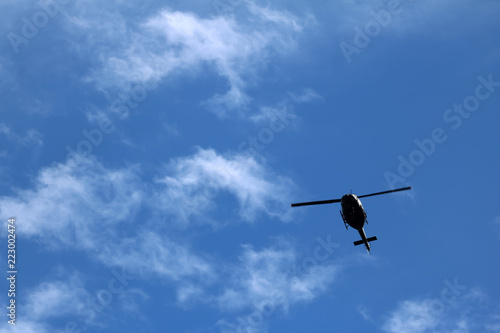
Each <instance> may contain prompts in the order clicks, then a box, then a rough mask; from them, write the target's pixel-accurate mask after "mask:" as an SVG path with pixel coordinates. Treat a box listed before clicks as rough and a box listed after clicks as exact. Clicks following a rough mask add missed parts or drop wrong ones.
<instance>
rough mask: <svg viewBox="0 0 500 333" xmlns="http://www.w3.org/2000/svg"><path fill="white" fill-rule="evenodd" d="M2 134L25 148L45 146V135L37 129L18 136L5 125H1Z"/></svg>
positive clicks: (0, 132)
mask: <svg viewBox="0 0 500 333" xmlns="http://www.w3.org/2000/svg"><path fill="white" fill-rule="evenodd" d="M0 134H3V135H5V136H6V137H7V139H8V140H10V141H14V142H16V143H18V144H21V145H23V146H41V145H43V135H42V134H41V133H40V132H38V131H37V130H35V129H28V130H26V133H25V134H24V135H20V134H18V133H17V132H16V131H13V130H12V128H11V127H10V126H8V125H6V124H5V123H0Z"/></svg>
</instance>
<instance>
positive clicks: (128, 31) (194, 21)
mask: <svg viewBox="0 0 500 333" xmlns="http://www.w3.org/2000/svg"><path fill="white" fill-rule="evenodd" d="M247 8H248V11H247V12H246V13H245V15H244V16H242V17H241V18H240V19H237V17H236V16H235V15H231V16H215V17H210V18H203V17H200V16H198V15H196V14H194V13H191V12H181V11H175V10H170V9H163V10H161V11H160V12H159V13H158V14H156V15H154V16H152V17H150V18H149V19H147V20H145V21H143V23H142V24H139V25H137V26H124V23H123V18H121V17H114V16H113V17H110V19H109V20H104V22H105V23H100V22H95V19H93V18H91V17H87V16H79V17H76V16H73V17H70V18H69V22H71V24H72V25H73V26H74V27H78V29H82V30H83V31H86V32H88V33H89V34H91V35H92V36H95V38H98V39H101V42H100V43H98V46H99V49H100V50H101V52H99V53H98V56H99V59H100V60H99V61H100V62H101V63H102V66H100V67H99V68H96V69H95V70H94V71H93V72H92V73H90V74H89V75H88V77H87V79H88V80H90V81H92V82H95V84H96V86H97V88H98V89H100V90H103V91H106V90H108V89H112V88H120V89H129V88H130V85H131V84H137V83H142V82H145V81H148V80H153V81H158V80H161V79H164V78H167V77H170V76H172V75H179V74H188V75H193V74H196V73H198V72H199V71H201V70H202V68H206V67H204V66H207V65H208V68H210V69H211V70H213V71H215V72H216V73H217V74H218V75H220V76H222V77H224V78H225V79H226V80H227V81H228V83H229V89H228V90H227V91H225V92H215V94H214V96H213V97H212V98H210V99H208V100H206V101H205V102H204V105H206V106H208V107H209V108H210V109H211V110H212V111H213V112H215V113H216V114H217V115H218V116H221V117H224V116H226V115H227V114H228V112H240V111H241V109H244V108H245V107H246V106H247V104H248V103H249V101H250V100H251V97H250V96H248V94H247V93H246V89H247V87H249V86H252V85H253V84H254V83H255V80H256V79H257V77H258V73H259V70H261V69H262V68H264V67H265V66H266V64H267V63H268V62H269V61H270V59H271V58H272V57H274V56H275V55H276V54H283V53H287V52H289V51H290V50H291V49H293V48H294V45H295V43H296V42H295V40H296V38H297V36H298V34H299V33H300V32H301V30H302V29H303V27H304V26H306V25H307V22H310V21H312V19H311V18H310V17H307V18H305V19H301V18H298V17H296V16H294V15H292V14H290V13H288V12H285V11H278V10H272V9H269V8H261V7H259V6H257V5H256V4H255V3H253V2H249V3H248V6H247ZM115 16H116V15H115ZM99 31H105V32H106V33H104V34H102V35H101V34H99V33H96V32H99ZM115 31H116V35H115ZM106 41H108V43H111V44H113V45H114V46H115V48H114V50H111V49H108V46H107V44H106ZM117 41H120V42H119V43H118V42H117ZM117 44H118V45H117ZM94 52H95V51H94Z"/></svg>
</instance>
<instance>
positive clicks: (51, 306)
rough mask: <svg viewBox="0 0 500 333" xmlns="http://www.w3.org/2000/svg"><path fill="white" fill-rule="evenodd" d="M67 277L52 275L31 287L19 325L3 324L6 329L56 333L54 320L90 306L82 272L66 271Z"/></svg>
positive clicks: (27, 293)
mask: <svg viewBox="0 0 500 333" xmlns="http://www.w3.org/2000/svg"><path fill="white" fill-rule="evenodd" d="M64 273H65V275H68V276H67V277H65V278H57V277H56V278H51V279H50V280H46V281H42V282H40V283H39V284H38V285H36V286H34V287H32V288H30V289H27V290H26V292H25V293H23V294H22V295H21V296H20V297H21V298H22V304H23V314H24V315H23V316H22V317H18V318H17V319H16V325H15V326H14V325H11V324H7V321H3V322H2V323H1V324H0V330H2V332H19V331H21V332H26V333H31V332H33V333H35V332H36V333H44V332H54V329H53V328H52V327H51V325H50V324H49V321H51V320H61V319H65V318H66V319H67V318H74V317H75V314H76V315H77V316H78V314H79V313H81V312H82V309H85V307H88V306H89V304H88V299H89V298H90V293H89V292H88V291H87V290H86V289H85V287H84V284H83V281H82V278H81V276H80V274H77V273H72V274H68V272H64Z"/></svg>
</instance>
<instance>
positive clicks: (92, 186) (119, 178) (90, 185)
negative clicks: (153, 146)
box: [0, 158, 144, 248]
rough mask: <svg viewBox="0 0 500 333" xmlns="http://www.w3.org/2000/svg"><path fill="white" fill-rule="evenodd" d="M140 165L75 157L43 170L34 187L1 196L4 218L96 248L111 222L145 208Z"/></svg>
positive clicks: (58, 241)
mask: <svg viewBox="0 0 500 333" xmlns="http://www.w3.org/2000/svg"><path fill="white" fill-rule="evenodd" d="M135 172H136V169H134V167H130V168H127V169H122V170H110V169H107V168H105V167H104V166H102V165H101V164H100V163H98V162H97V161H96V160H95V159H92V158H89V159H83V158H76V159H75V158H74V159H69V160H68V161H67V162H66V163H59V164H55V165H53V166H51V167H47V168H44V169H42V170H41V171H40V173H39V175H38V177H37V178H36V180H35V184H34V188H33V189H24V190H23V189H16V190H14V194H13V195H12V196H6V197H2V198H0V212H1V215H2V216H11V215H15V216H16V217H17V219H19V220H22V221H24V222H23V223H22V224H20V225H19V227H18V228H19V232H22V233H23V234H25V235H26V236H30V237H37V238H39V239H40V240H41V241H44V239H47V238H46V237H45V236H46V235H47V234H50V235H51V237H50V241H48V242H47V243H50V244H54V245H55V246H57V245H62V244H65V245H70V244H71V245H76V246H79V247H83V248H93V247H94V246H95V245H96V244H95V241H97V239H96V238H95V236H94V235H102V234H103V232H104V233H105V230H106V229H103V226H106V225H107V226H109V225H113V224H116V223H119V222H121V223H125V222H126V221H127V218H129V217H130V216H131V215H133V213H134V211H135V210H137V209H138V208H139V205H140V204H141V202H142V199H143V195H144V193H143V191H142V189H141V186H140V185H139V184H138V179H137V176H136V174H135Z"/></svg>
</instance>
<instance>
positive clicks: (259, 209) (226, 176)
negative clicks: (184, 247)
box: [156, 149, 293, 223]
mask: <svg viewBox="0 0 500 333" xmlns="http://www.w3.org/2000/svg"><path fill="white" fill-rule="evenodd" d="M167 174H168V175H167V176H165V177H162V178H159V179H158V180H157V182H158V183H160V184H163V185H164V188H163V189H162V190H160V192H159V195H158V199H157V201H156V205H157V206H158V211H166V212H168V213H170V214H173V215H176V216H179V217H181V219H182V220H183V221H184V222H185V223H187V222H188V221H189V219H190V218H191V217H196V216H200V215H202V214H204V213H205V212H206V211H207V210H208V209H210V208H213V207H214V206H215V199H216V197H217V196H218V195H219V193H220V192H222V191H227V192H229V193H231V194H232V195H234V196H235V197H236V198H237V200H238V202H239V214H240V216H241V218H242V219H244V220H246V221H250V222H253V221H255V219H256V218H257V217H258V215H259V214H261V213H264V214H267V215H268V216H270V217H276V218H279V219H281V220H282V221H289V220H290V218H291V215H290V214H291V213H290V209H289V193H290V192H291V190H292V188H293V183H292V181H291V180H290V179H288V178H285V177H282V176H279V175H276V174H274V173H272V172H270V171H268V170H267V169H266V168H265V167H264V165H262V164H260V163H259V162H257V161H256V160H255V159H254V158H253V157H252V156H250V155H246V154H226V155H221V154H217V153H216V152H215V151H214V150H212V149H199V150H198V151H197V152H196V153H195V154H194V155H192V156H188V157H184V158H177V159H175V160H173V161H172V162H171V163H170V164H169V165H168V166H167Z"/></svg>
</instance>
